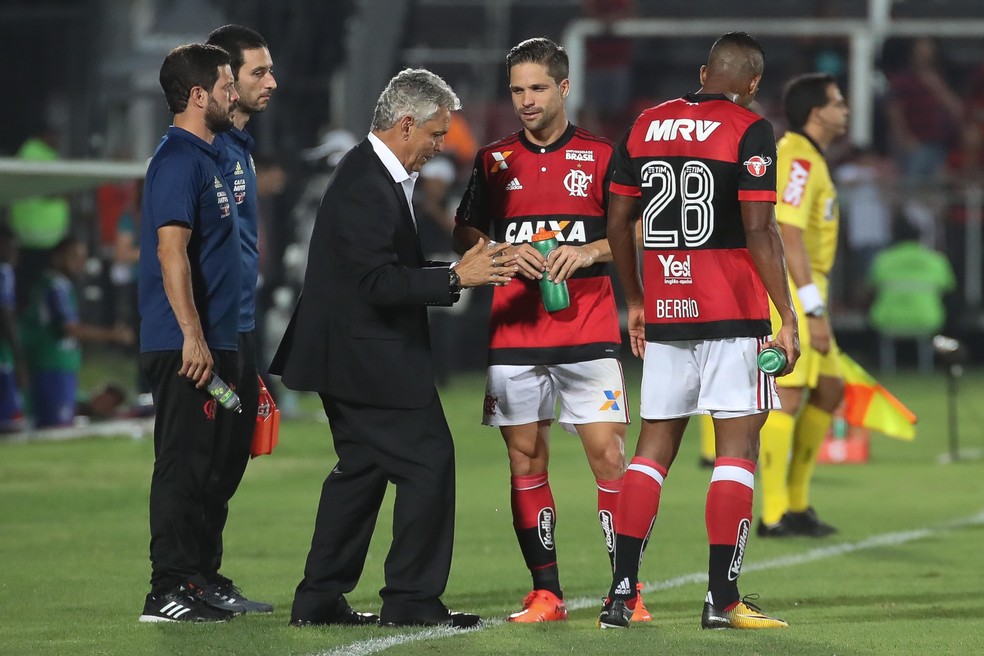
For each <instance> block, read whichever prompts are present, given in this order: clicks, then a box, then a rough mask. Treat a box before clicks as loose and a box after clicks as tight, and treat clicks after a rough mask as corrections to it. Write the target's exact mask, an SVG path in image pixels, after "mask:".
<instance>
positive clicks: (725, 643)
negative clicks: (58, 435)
mask: <svg viewBox="0 0 984 656" xmlns="http://www.w3.org/2000/svg"><path fill="white" fill-rule="evenodd" d="M634 366H635V365H630V366H629V369H628V371H627V376H628V379H629V380H628V390H629V396H630V402H631V404H632V405H630V407H631V408H632V412H633V416H637V406H636V403H637V391H638V378H639V371H638V369H637V368H633V367H634ZM882 382H884V383H885V384H886V386H887V387H888V388H889V389H890V390H892V391H893V392H894V393H895V394H896V395H897V396H898V397H899V398H900V399H902V401H903V402H905V403H907V404H909V405H910V407H912V409H913V410H914V411H915V412H916V413H917V414H918V415H919V417H920V423H919V431H918V437H917V439H916V441H915V442H914V443H902V442H896V441H893V440H889V439H887V438H884V437H880V436H873V437H872V447H871V452H872V458H871V462H870V464H867V465H823V466H821V467H820V468H819V470H818V473H817V476H816V480H815V482H814V490H813V499H814V503H815V505H816V506H817V507H818V508H819V509H820V512H821V513H822V516H823V517H824V519H827V520H828V521H830V522H831V523H833V524H834V525H836V526H838V527H839V528H840V533H839V534H837V535H836V536H833V537H832V538H827V539H824V540H809V539H793V540H781V541H778V540H774V541H768V540H761V539H758V538H756V537H754V536H753V537H752V539H751V540H750V542H749V549H748V554H747V557H746V561H745V572H744V574H743V576H742V579H741V589H742V592H743V593H746V594H747V593H751V592H758V593H760V594H761V599H760V603H761V605H762V607H763V609H764V610H765V611H766V612H769V613H774V614H776V615H778V616H781V617H784V618H785V619H787V620H788V621H789V622H790V624H791V627H790V628H789V629H788V630H784V631H766V632H702V631H700V630H699V628H698V625H699V616H700V610H701V603H702V599H703V594H704V590H705V583H704V581H703V580H702V578H703V576H704V572H705V571H706V560H707V550H706V538H705V533H704V523H703V506H704V496H705V493H706V487H707V480H708V471H707V470H701V469H698V468H697V466H696V463H697V440H696V437H697V435H696V430H695V429H696V425H694V426H692V430H691V434H690V435H688V439H687V440H685V443H684V446H683V448H682V449H681V453H680V456H679V458H678V460H677V463H676V464H675V466H674V468H673V470H672V472H671V474H670V476H669V478H668V479H667V484H666V487H665V491H664V495H663V499H662V503H661V508H660V516H659V521H658V522H657V526H656V529H655V531H654V535H653V539H652V542H651V543H650V546H649V549H648V551H647V553H646V557H645V560H644V562H643V566H642V570H641V578H642V580H643V581H645V582H647V583H648V584H649V590H648V591H647V593H646V595H645V598H646V602H647V605H648V606H649V608H650V609H651V610H652V611H653V614H654V616H655V621H654V622H653V623H652V624H649V625H636V626H632V627H631V628H630V629H629V630H628V631H604V632H602V631H599V630H597V629H596V628H595V619H596V618H597V613H598V610H599V609H600V602H599V599H600V597H602V596H603V595H604V594H605V592H606V591H607V587H608V583H609V575H608V573H607V571H606V570H607V557H606V556H605V553H604V547H603V544H602V538H601V532H600V529H599V527H598V525H597V521H596V519H595V489H594V481H593V478H592V476H591V473H590V471H589V470H588V467H587V464H586V463H585V461H584V456H583V454H582V452H581V448H580V445H579V442H578V441H577V439H576V438H572V437H570V436H568V435H566V434H564V433H562V432H561V431H560V430H559V429H556V428H555V430H554V435H553V439H554V443H553V445H552V462H551V466H550V474H551V486H552V488H553V491H554V496H555V498H556V501H557V504H558V517H559V522H558V526H557V545H558V558H559V563H560V569H561V580H562V583H563V585H564V589H565V593H566V597H567V600H568V603H569V604H570V606H571V613H570V619H569V621H568V622H567V623H565V624H554V625H537V626H513V625H509V624H505V623H501V622H498V623H497V622H492V623H490V624H489V625H487V626H486V627H485V628H483V629H482V630H480V631H477V632H473V633H465V634H458V635H453V636H450V637H448V636H445V635H443V634H442V633H440V632H437V633H436V634H435V633H434V632H426V631H421V630H404V631H395V630H381V629H374V630H373V629H342V628H333V629H327V628H311V629H302V630H298V629H291V628H289V627H287V620H288V618H289V613H290V603H291V598H292V594H293V589H294V586H295V585H296V584H297V582H298V581H299V580H300V577H301V573H302V569H303V564H304V557H305V554H306V552H307V547H308V544H309V541H310V538H311V531H312V528H313V522H314V514H315V508H316V503H317V499H318V495H319V493H320V487H321V483H322V480H323V478H324V476H325V475H326V474H327V472H328V471H329V470H330V468H331V467H332V465H333V464H334V459H333V454H332V452H331V445H330V439H329V435H328V429H327V425H326V424H325V423H323V422H322V421H319V420H317V419H316V418H315V417H317V415H318V414H319V412H320V410H319V406H318V403H317V400H316V399H314V398H305V399H303V402H302V407H303V408H304V409H306V410H307V411H308V413H309V414H310V416H311V418H310V419H306V420H294V421H290V422H284V424H283V427H282V433H281V440H280V446H279V447H278V448H277V450H276V452H275V453H274V455H273V456H270V457H263V458H259V459H257V460H254V461H252V462H251V464H250V467H249V469H248V470H247V473H246V477H245V480H244V482H243V484H242V486H241V488H240V491H239V493H238V494H237V496H236V498H235V499H234V500H233V504H232V509H231V513H230V519H229V525H228V528H227V531H226V558H225V566H224V568H223V571H224V573H225V574H227V575H229V576H231V577H233V578H234V579H235V580H236V582H237V583H238V584H239V585H240V586H241V587H242V588H243V590H244V591H245V592H246V593H247V594H248V595H250V596H253V597H255V598H257V599H263V600H269V601H272V602H273V603H274V604H275V606H276V612H275V613H274V614H273V615H269V616H246V617H241V618H238V619H237V620H235V621H233V622H230V623H228V624H224V625H215V626H186V625H143V624H138V623H137V617H138V615H139V614H140V611H141V608H142V604H143V597H144V595H145V594H146V592H147V589H148V585H147V578H148V576H149V562H148V557H147V553H148V546H147V545H148V517H147V498H148V486H149V481H150V474H151V469H152V465H153V445H152V443H151V441H150V440H132V439H124V438H119V439H115V438H114V439H105V438H102V439H100V438H90V439H82V440H77V441H72V442H63V443H26V444H3V443H0V618H2V619H0V654H11V655H15V654H16V655H22V654H46V655H54V654H59V655H60V654H72V655H74V654H126V655H133V656H141V655H155V656H156V655H158V654H182V655H186V654H187V655H194V654H222V655H226V654H229V655H242V656H248V655H253V654H256V655H261V654H262V655H268V654H269V655H279V654H292V655H314V654H368V653H377V652H378V649H379V648H381V647H383V646H385V645H391V646H389V647H388V648H387V649H386V650H385V652H384V653H386V654H448V655H450V654H488V655H493V654H495V655H498V654H524V655H526V654H529V655H533V654H572V653H573V654H622V653H627V654H637V653H640V654H641V653H654V652H660V653H665V654H728V655H729V656H730V655H733V654H927V653H933V654H970V653H980V652H981V650H982V647H981V642H982V640H984V592H982V590H984V568H982V567H981V565H980V562H981V560H980V558H981V557H980V545H982V544H984V514H982V511H984V461H981V460H971V459H967V460H963V461H959V462H957V463H954V464H941V463H940V461H939V460H938V456H939V455H940V454H943V453H945V452H946V451H947V450H948V424H947V403H946V396H945V392H946V382H945V379H944V377H943V376H942V374H938V375H936V376H932V377H918V376H916V375H914V374H910V375H900V376H898V377H896V378H892V379H887V380H884V381H882ZM482 385H483V379H482V377H481V376H477V375H470V376H462V377H459V378H456V379H454V380H453V381H452V383H451V384H450V385H449V386H448V387H447V388H446V389H444V390H442V399H443V401H444V405H445V409H446V411H447V414H448V418H449V421H450V424H451V428H452V431H453V432H454V435H455V440H456V445H457V454H458V509H457V510H458V512H457V518H458V519H457V522H458V523H457V538H456V544H455V559H454V566H453V570H452V575H451V582H450V585H449V588H448V591H447V593H446V594H445V596H444V600H445V601H446V602H447V603H448V605H449V606H451V607H453V608H457V609H462V610H469V611H477V612H479V613H481V614H482V615H483V616H486V617H489V618H498V619H501V618H502V617H504V616H505V615H507V614H508V613H510V612H512V611H514V610H516V609H517V608H518V605H519V604H520V602H521V601H522V598H523V596H524V595H525V594H526V592H528V589H529V576H528V573H527V572H526V571H525V569H524V567H523V564H522V559H521V556H520V553H519V548H518V547H517V545H516V542H515V537H514V535H513V531H512V523H511V517H510V513H509V491H508V467H507V463H506V457H505V452H504V448H503V446H502V443H501V440H500V438H499V436H498V434H497V432H496V431H494V430H493V429H489V428H484V427H482V426H480V425H479V423H478V420H479V415H480V409H481V401H482V389H483V387H482ZM981 398H984V375H981V373H979V372H978V373H974V374H971V375H968V376H966V377H965V378H964V379H962V380H961V388H960V397H959V414H958V417H959V420H960V446H961V447H963V448H964V449H967V450H968V451H971V450H975V449H976V450H977V451H978V452H979V450H980V449H981V448H982V447H984V435H982V428H981V427H982V426H984V410H982V408H981V405H980V399H981ZM694 424H696V422H694ZM637 432H638V426H637V425H635V426H632V427H630V429H629V445H628V450H629V452H630V453H631V450H632V448H633V446H634V443H635V438H636V436H637ZM391 504H392V494H390V495H388V496H387V502H386V507H385V509H384V511H383V512H382V513H381V515H380V522H379V526H378V528H377V531H376V536H375V539H374V542H373V546H372V549H371V552H370V555H369V560H368V563H367V567H366V571H365V575H364V576H363V579H362V581H361V582H360V584H359V586H358V587H357V588H356V590H355V591H354V592H353V593H351V594H350V595H349V601H350V602H351V603H352V605H353V606H355V607H356V608H358V609H360V610H378V607H379V599H378V596H377V594H376V592H377V590H378V589H379V588H380V587H382V562H383V559H384V557H385V553H386V549H387V546H388V542H389V530H390V529H389V526H390V517H391V507H392V506H391ZM424 637H430V639H421V638H424Z"/></svg>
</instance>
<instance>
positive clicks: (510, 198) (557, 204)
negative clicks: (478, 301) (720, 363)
mask: <svg viewBox="0 0 984 656" xmlns="http://www.w3.org/2000/svg"><path fill="white" fill-rule="evenodd" d="M611 158H612V144H611V142H609V141H607V140H605V139H602V138H600V137H597V136H595V135H593V134H591V133H590V132H587V131H585V130H581V129H580V128H577V127H575V126H574V125H568V128H567V130H566V131H565V132H564V134H563V136H561V137H560V139H558V140H557V141H556V142H554V143H552V144H550V145H548V146H539V145H536V144H534V143H532V142H530V141H529V140H528V139H527V138H526V137H525V135H524V133H523V132H522V131H520V132H518V133H516V134H513V135H510V136H508V137H506V138H504V139H501V140H499V141H496V142H494V143H492V144H489V145H488V146H485V147H484V148H482V149H481V150H479V152H478V155H477V157H476V158H475V168H474V170H473V171H472V177H471V181H470V182H469V184H468V188H467V190H466V191H465V194H464V196H463V198H462V199H461V204H460V205H459V207H458V212H457V214H456V216H455V223H456V224H458V225H468V226H472V227H474V228H477V229H479V230H481V231H482V232H484V233H485V234H487V235H490V236H491V238H492V239H494V240H496V241H500V242H509V243H512V244H521V243H524V242H529V241H531V239H532V237H533V235H534V234H535V233H536V232H537V231H538V230H539V229H540V228H546V229H547V230H553V231H555V232H556V233H557V239H558V241H560V242H561V243H562V244H564V243H567V244H575V245H583V244H588V243H591V242H594V241H598V240H599V239H605V238H606V225H607V224H606V218H605V211H606V208H607V202H606V198H607V193H606V189H607V187H608V183H609V168H610V164H611ZM567 286H568V290H569V292H570V297H571V305H570V307H568V308H567V309H566V310H561V311H560V312H552V313H550V312H547V311H546V310H545V309H544V307H543V301H542V298H541V296H540V289H539V285H538V283H537V282H536V281H531V280H527V279H525V278H522V277H517V278H515V279H514V280H513V281H512V282H510V283H509V284H508V285H505V286H503V287H496V288H495V292H494V294H493V297H492V314H491V319H490V324H489V363H490V364H521V365H529V364H564V363H570V362H582V361H587V360H596V359H599V358H610V357H617V356H618V353H619V344H620V342H621V337H620V334H619V326H618V313H617V310H616V307H615V296H614V293H613V291H612V283H611V278H610V276H609V271H608V267H607V266H606V265H605V264H596V265H592V266H590V267H586V268H584V269H579V270H578V271H576V272H575V273H574V275H573V277H571V278H570V279H568V281H567Z"/></svg>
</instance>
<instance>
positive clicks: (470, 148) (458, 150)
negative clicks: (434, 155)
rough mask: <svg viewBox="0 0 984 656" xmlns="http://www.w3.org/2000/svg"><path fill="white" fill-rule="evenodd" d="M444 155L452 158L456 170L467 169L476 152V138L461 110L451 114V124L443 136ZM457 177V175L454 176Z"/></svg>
mask: <svg viewBox="0 0 984 656" xmlns="http://www.w3.org/2000/svg"><path fill="white" fill-rule="evenodd" d="M442 152H443V153H444V155H446V156H449V157H451V158H452V159H453V160H454V163H455V167H456V168H457V170H458V171H468V167H470V166H471V165H472V162H473V161H474V159H475V153H477V152H478V139H476V138H475V133H474V132H473V131H472V129H471V125H469V123H468V119H466V118H465V117H464V116H463V115H462V114H461V112H458V113H455V114H452V115H451V125H450V127H449V128H448V133H447V135H445V137H444V150H443V151H442ZM456 177H457V176H456Z"/></svg>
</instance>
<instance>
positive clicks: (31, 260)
mask: <svg viewBox="0 0 984 656" xmlns="http://www.w3.org/2000/svg"><path fill="white" fill-rule="evenodd" d="M59 136H60V135H59V132H58V130H57V129H55V128H53V127H50V126H49V127H46V128H45V129H44V130H42V131H41V132H40V133H38V134H37V135H36V136H33V137H31V138H29V139H28V140H27V141H25V142H24V143H23V144H22V145H21V147H20V149H19V150H18V151H17V157H19V158H20V159H25V160H32V161H54V160H57V159H58V152H57V151H56V148H57V144H58V139H59ZM70 216H71V214H70V210H69V205H68V200H66V199H65V198H61V197H40V196H33V197H31V198H25V199H23V200H19V201H17V202H15V203H12V204H11V205H10V227H11V228H13V230H14V234H16V235H17V240H18V243H19V244H20V256H19V258H18V265H17V290H16V293H17V299H18V303H19V304H20V305H19V306H18V307H19V308H23V304H24V302H25V301H26V300H27V292H28V291H29V290H30V289H31V288H33V287H34V283H35V282H37V280H38V278H40V277H41V273H42V272H43V271H44V269H45V267H46V266H47V265H48V254H49V252H50V251H51V249H52V248H53V247H54V246H55V245H56V244H57V243H58V242H59V241H61V239H62V238H63V237H65V235H67V234H68V228H69V221H70Z"/></svg>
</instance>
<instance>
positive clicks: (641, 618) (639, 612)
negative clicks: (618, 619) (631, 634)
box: [632, 583, 653, 622]
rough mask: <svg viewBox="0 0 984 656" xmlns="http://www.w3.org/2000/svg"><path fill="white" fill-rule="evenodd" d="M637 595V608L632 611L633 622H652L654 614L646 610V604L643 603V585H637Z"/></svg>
mask: <svg viewBox="0 0 984 656" xmlns="http://www.w3.org/2000/svg"><path fill="white" fill-rule="evenodd" d="M636 593H637V594H636V601H635V608H634V609H633V610H632V621H633V622H652V621H653V614H652V613H650V612H649V611H648V610H646V606H645V604H643V603H642V583H636Z"/></svg>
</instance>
